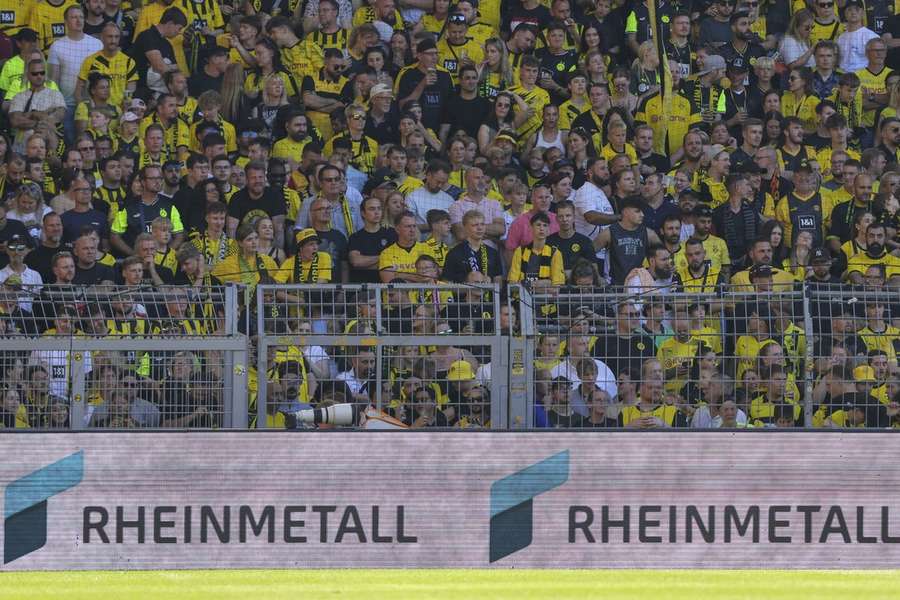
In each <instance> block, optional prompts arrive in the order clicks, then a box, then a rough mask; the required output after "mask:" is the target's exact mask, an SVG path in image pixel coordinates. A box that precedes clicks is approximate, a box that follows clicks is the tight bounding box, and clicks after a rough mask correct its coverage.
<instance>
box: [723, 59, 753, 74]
mask: <svg viewBox="0 0 900 600" xmlns="http://www.w3.org/2000/svg"><path fill="white" fill-rule="evenodd" d="M728 70H729V71H731V72H733V73H746V72H747V71H749V70H750V67H749V66H748V65H747V63H746V62H745V61H744V59H743V58H741V57H738V58H735V59H734V60H733V61H731V62H730V63H728Z"/></svg>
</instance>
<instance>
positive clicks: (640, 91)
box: [630, 40, 659, 101]
mask: <svg viewBox="0 0 900 600" xmlns="http://www.w3.org/2000/svg"><path fill="white" fill-rule="evenodd" d="M630 90H631V93H632V94H634V95H636V96H637V97H638V98H639V101H640V100H643V99H644V98H646V97H647V96H650V95H651V94H654V93H656V92H657V91H658V90H659V55H657V53H656V45H655V44H654V43H653V42H651V41H649V40H648V41H646V42H644V43H642V44H641V45H640V47H639V48H638V57H637V58H636V59H634V62H633V63H632V64H631V85H630Z"/></svg>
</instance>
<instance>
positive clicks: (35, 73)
mask: <svg viewBox="0 0 900 600" xmlns="http://www.w3.org/2000/svg"><path fill="white" fill-rule="evenodd" d="M46 73H47V72H46V71H31V74H32V75H34V76H37V75H44V74H46Z"/></svg>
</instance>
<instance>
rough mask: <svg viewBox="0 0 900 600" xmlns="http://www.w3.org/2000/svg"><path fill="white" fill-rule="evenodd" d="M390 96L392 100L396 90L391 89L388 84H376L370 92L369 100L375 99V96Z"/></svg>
mask: <svg viewBox="0 0 900 600" xmlns="http://www.w3.org/2000/svg"><path fill="white" fill-rule="evenodd" d="M382 95H388V96H390V97H391V98H393V97H394V90H392V89H391V86H389V85H387V84H386V83H376V84H375V85H373V86H372V89H371V90H370V91H369V98H374V97H375V96H382Z"/></svg>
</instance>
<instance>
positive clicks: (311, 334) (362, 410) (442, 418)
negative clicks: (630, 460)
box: [250, 284, 510, 429]
mask: <svg viewBox="0 0 900 600" xmlns="http://www.w3.org/2000/svg"><path fill="white" fill-rule="evenodd" d="M257 300H258V304H257V309H256V313H257V314H256V318H257V331H258V337H257V340H256V341H257V344H256V352H257V368H256V373H258V374H262V373H264V374H265V376H264V377H263V376H257V377H256V378H255V381H253V382H251V388H252V389H251V399H250V406H251V409H250V412H251V416H250V421H251V426H256V427H259V428H265V427H278V428H281V427H294V426H297V425H298V424H297V423H296V414H297V411H299V410H301V409H305V408H310V407H312V406H317V407H322V406H331V405H334V404H352V405H353V407H354V413H353V415H354V416H353V423H354V424H355V425H359V426H363V427H367V428H405V427H410V428H422V427H464V428H495V429H496V428H505V427H506V424H507V410H508V391H509V386H508V383H507V373H508V369H507V366H506V365H507V362H508V361H507V356H508V344H507V339H508V335H504V334H508V332H509V329H510V323H509V314H510V307H509V305H508V304H507V303H506V302H501V295H500V289H499V287H498V286H491V285H435V286H423V285H417V284H398V285H287V286H284V285H282V286H259V288H258V295H257ZM254 409H255V410H254ZM299 425H300V426H303V423H302V422H301V423H300V424H299Z"/></svg>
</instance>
